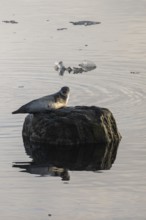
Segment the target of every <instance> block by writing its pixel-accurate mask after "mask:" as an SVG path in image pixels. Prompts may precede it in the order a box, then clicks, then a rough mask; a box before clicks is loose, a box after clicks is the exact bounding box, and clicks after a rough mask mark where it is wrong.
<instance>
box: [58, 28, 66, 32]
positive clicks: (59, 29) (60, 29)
mask: <svg viewBox="0 0 146 220" xmlns="http://www.w3.org/2000/svg"><path fill="white" fill-rule="evenodd" d="M64 30H67V28H57V31H64Z"/></svg>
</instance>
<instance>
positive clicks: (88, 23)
mask: <svg viewBox="0 0 146 220" xmlns="http://www.w3.org/2000/svg"><path fill="white" fill-rule="evenodd" d="M70 23H72V24H73V25H84V26H89V25H95V24H101V22H99V21H70Z"/></svg>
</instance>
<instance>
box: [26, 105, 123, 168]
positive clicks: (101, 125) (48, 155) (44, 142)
mask: <svg viewBox="0 0 146 220" xmlns="http://www.w3.org/2000/svg"><path fill="white" fill-rule="evenodd" d="M22 135H23V141H24V146H25V150H26V153H27V154H28V155H30V156H31V157H32V158H33V160H34V162H36V163H50V164H53V166H58V167H65V168H67V169H71V170H99V169H110V168H111V166H112V164H113V162H114V160H115V158H116V154H117V149H118V144H119V141H120V139H121V135H120V134H119V132H118V129H117V126H116V122H115V119H114V117H113V115H112V113H111V112H110V111H109V110H108V109H105V108H99V107H95V106H92V107H87V106H76V107H66V108H62V109H57V110H53V111H50V112H48V113H43V114H29V115H28V116H27V117H26V118H25V121H24V125H23V131H22Z"/></svg>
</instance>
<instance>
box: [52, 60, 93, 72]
mask: <svg viewBox="0 0 146 220" xmlns="http://www.w3.org/2000/svg"><path fill="white" fill-rule="evenodd" d="M78 66H79V67H73V68H72V67H70V66H69V67H65V66H64V64H63V62H62V61H59V62H56V63H55V66H54V69H55V70H56V71H58V72H59V75H60V76H63V75H64V73H65V71H67V72H68V73H71V72H72V73H73V74H78V73H83V72H88V71H91V70H94V69H96V65H95V63H93V62H92V61H89V60H84V61H83V62H82V63H80V64H79V65H78Z"/></svg>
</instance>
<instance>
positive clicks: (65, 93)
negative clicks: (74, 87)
mask: <svg viewBox="0 0 146 220" xmlns="http://www.w3.org/2000/svg"><path fill="white" fill-rule="evenodd" d="M69 92H70V89H69V87H67V86H64V87H62V88H61V90H60V94H61V95H62V96H65V97H67V96H68V95H69Z"/></svg>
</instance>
